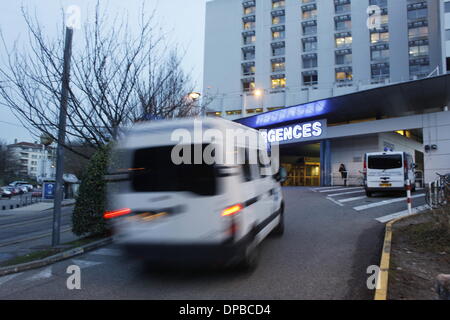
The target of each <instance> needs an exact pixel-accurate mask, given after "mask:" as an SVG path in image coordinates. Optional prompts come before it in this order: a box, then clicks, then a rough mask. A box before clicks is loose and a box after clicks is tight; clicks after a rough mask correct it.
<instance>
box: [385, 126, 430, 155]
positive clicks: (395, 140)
mask: <svg viewBox="0 0 450 320" xmlns="http://www.w3.org/2000/svg"><path fill="white" fill-rule="evenodd" d="M378 137H379V141H378V143H379V145H378V150H379V151H383V150H384V148H385V147H386V144H385V143H387V144H388V145H389V146H393V149H394V151H404V152H407V153H409V154H411V155H412V156H413V158H414V161H415V151H416V150H417V151H420V152H423V145H422V144H421V143H419V142H417V141H415V140H412V139H408V138H406V137H404V136H402V135H400V134H396V133H394V132H387V133H380V134H379V135H378Z"/></svg>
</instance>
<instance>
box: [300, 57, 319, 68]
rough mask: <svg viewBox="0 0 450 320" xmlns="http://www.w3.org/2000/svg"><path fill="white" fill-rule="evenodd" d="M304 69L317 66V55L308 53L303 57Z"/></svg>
mask: <svg viewBox="0 0 450 320" xmlns="http://www.w3.org/2000/svg"><path fill="white" fill-rule="evenodd" d="M302 64H303V69H309V68H317V55H314V56H312V55H307V56H303V57H302Z"/></svg>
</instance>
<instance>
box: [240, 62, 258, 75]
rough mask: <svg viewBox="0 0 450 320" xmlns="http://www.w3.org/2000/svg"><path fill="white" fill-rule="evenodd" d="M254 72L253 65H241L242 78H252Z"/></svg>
mask: <svg viewBox="0 0 450 320" xmlns="http://www.w3.org/2000/svg"><path fill="white" fill-rule="evenodd" d="M255 72H256V67H255V65H245V64H244V65H242V74H243V75H244V76H252V75H254V74H255Z"/></svg>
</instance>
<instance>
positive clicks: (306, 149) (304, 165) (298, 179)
mask: <svg viewBox="0 0 450 320" xmlns="http://www.w3.org/2000/svg"><path fill="white" fill-rule="evenodd" d="M280 151H281V165H282V166H283V167H284V168H285V169H286V171H287V174H288V175H287V180H286V182H285V183H284V186H287V187H298V186H320V143H315V144H307V145H304V144H303V145H302V144H299V145H297V144H295V145H294V144H293V145H288V146H281V148H280Z"/></svg>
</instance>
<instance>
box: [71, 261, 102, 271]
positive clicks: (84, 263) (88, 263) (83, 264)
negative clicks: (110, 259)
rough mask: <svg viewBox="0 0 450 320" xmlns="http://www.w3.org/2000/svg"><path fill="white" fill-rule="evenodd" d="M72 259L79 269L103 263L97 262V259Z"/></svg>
mask: <svg viewBox="0 0 450 320" xmlns="http://www.w3.org/2000/svg"><path fill="white" fill-rule="evenodd" d="M72 261H73V263H74V264H75V265H77V266H79V267H80V268H81V269H85V268H89V267H93V266H98V265H100V264H103V262H97V261H86V260H75V259H72Z"/></svg>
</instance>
